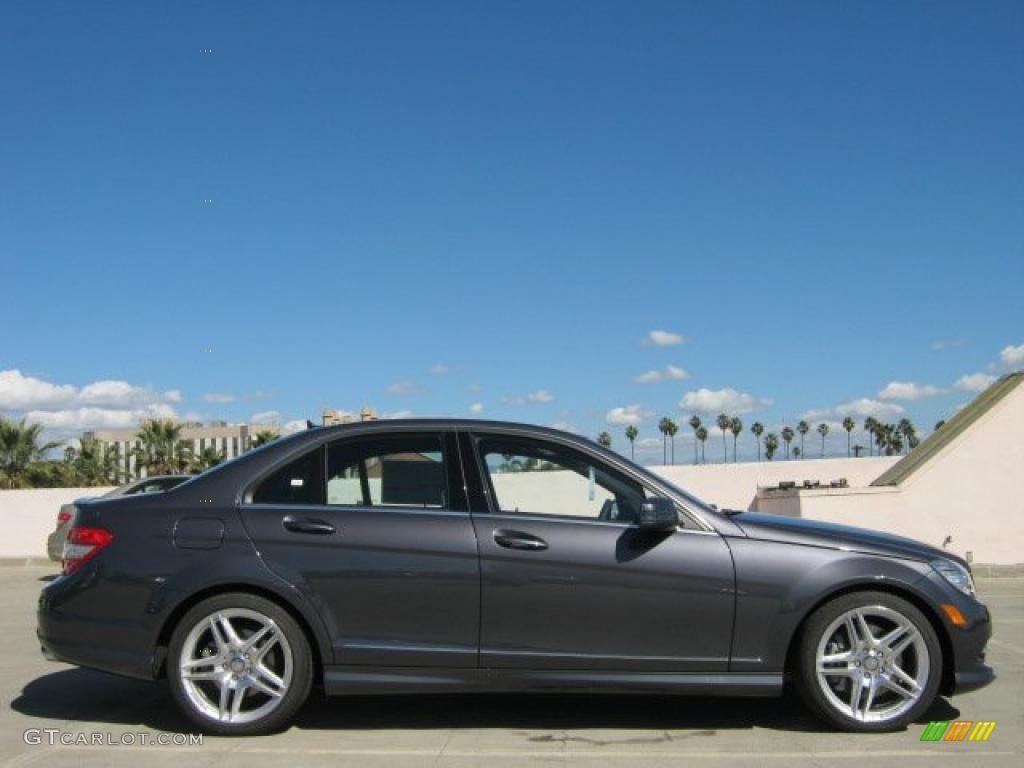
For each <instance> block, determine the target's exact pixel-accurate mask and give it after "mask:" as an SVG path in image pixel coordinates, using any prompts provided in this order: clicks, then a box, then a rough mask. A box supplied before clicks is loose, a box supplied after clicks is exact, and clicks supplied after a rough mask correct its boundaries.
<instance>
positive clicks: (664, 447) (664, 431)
mask: <svg viewBox="0 0 1024 768" xmlns="http://www.w3.org/2000/svg"><path fill="white" fill-rule="evenodd" d="M671 423H672V419H670V418H669V417H668V416H662V417H661V420H660V421H659V422H658V431H659V432H661V463H662V464H668V425H669V424H671Z"/></svg>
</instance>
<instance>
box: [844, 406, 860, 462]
mask: <svg viewBox="0 0 1024 768" xmlns="http://www.w3.org/2000/svg"><path fill="white" fill-rule="evenodd" d="M856 426H857V422H855V421H854V420H853V419H852V418H850V417H849V416H847V417H846V418H845V419H843V429H845V430H846V458H850V433H851V432H853V428H854V427H856Z"/></svg>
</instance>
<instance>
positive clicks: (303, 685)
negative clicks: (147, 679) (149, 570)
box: [167, 592, 313, 736]
mask: <svg viewBox="0 0 1024 768" xmlns="http://www.w3.org/2000/svg"><path fill="white" fill-rule="evenodd" d="M230 608H247V609H249V610H252V611H258V612H259V613H262V614H263V615H265V616H267V617H269V618H271V619H273V620H274V622H275V623H276V624H277V625H278V627H279V628H280V630H281V631H282V632H283V633H284V635H285V638H286V639H287V640H288V644H289V645H290V646H291V650H292V683H291V686H290V687H289V689H288V692H287V693H285V695H284V698H283V700H282V701H281V703H280V704H279V705H278V707H277V708H276V709H275V710H274V711H273V712H271V713H270V714H268V715H266V716H265V717H263V718H260V719H259V720H254V721H252V722H248V723H239V724H233V723H224V722H220V721H218V720H213V719H211V718H209V717H207V716H206V715H204V714H203V713H202V712H199V711H198V710H196V708H195V707H194V706H193V705H192V703H191V701H189V698H188V695H187V694H186V693H185V689H184V686H183V685H182V682H181V678H180V677H179V675H178V659H180V658H181V651H182V648H183V646H184V643H185V638H186V637H187V636H188V633H189V632H190V631H191V630H192V628H193V627H194V626H195V625H196V623H197V622H199V621H200V620H202V619H204V618H206V617H207V616H209V615H210V614H211V613H213V612H215V611H218V610H226V609H230ZM167 682H168V685H169V687H170V689H171V695H172V696H173V698H174V701H175V703H176V704H177V705H178V708H179V709H180V710H181V711H182V712H183V713H184V714H185V715H186V716H187V717H188V718H189V719H190V720H191V721H192V722H193V723H195V724H196V725H198V726H199V727H200V728H201V729H202V730H203V731H205V732H207V733H215V734H219V735H222V736H253V735H259V734H265V733H272V732H274V731H277V730H280V729H281V728H282V727H284V726H286V725H287V724H288V723H289V722H290V721H291V719H292V718H293V717H294V716H295V713H296V712H297V711H298V710H299V708H300V707H301V706H302V705H303V704H304V703H305V701H306V699H307V698H308V696H309V691H310V689H311V688H312V684H313V658H312V651H311V650H310V647H309V641H308V640H307V638H306V634H305V632H303V630H302V628H301V627H300V626H299V625H298V624H297V623H296V621H295V619H294V618H292V616H291V614H290V613H288V611H287V610H285V609H284V608H282V607H281V606H280V605H278V604H277V603H275V602H273V601H272V600H267V599H266V598H263V597H260V596H258V595H253V594H248V593H245V592H231V593H225V594H221V595H215V596H213V597H209V598H207V599H205V600H203V601H201V602H199V603H197V604H196V605H194V606H193V607H192V608H191V609H189V611H188V612H187V613H185V615H184V616H182V618H181V620H180V621H179V622H178V623H177V625H176V626H175V628H174V632H173V634H172V635H171V642H170V645H169V647H168V653H167Z"/></svg>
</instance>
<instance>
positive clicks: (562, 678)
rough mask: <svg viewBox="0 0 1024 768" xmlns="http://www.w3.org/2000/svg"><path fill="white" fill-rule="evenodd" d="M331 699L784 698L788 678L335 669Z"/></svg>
mask: <svg viewBox="0 0 1024 768" xmlns="http://www.w3.org/2000/svg"><path fill="white" fill-rule="evenodd" d="M324 688H325V691H326V692H327V693H328V694H330V695H341V694H345V695H353V694H362V695H365V694H399V693H529V692H534V693H646V694H652V693H669V694H679V695H693V696H781V695H782V675H764V674H761V675H751V674H710V675H703V674H692V673H686V672H601V671H591V670H553V669H436V668H435V669H428V668H420V667H354V666H330V667H326V668H325V669H324Z"/></svg>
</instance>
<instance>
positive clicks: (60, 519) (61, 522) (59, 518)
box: [57, 512, 71, 528]
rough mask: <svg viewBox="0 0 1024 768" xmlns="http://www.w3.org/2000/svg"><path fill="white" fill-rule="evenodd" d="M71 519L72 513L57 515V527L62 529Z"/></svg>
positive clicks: (59, 513)
mask: <svg viewBox="0 0 1024 768" xmlns="http://www.w3.org/2000/svg"><path fill="white" fill-rule="evenodd" d="M70 519H71V513H70V512H58V513H57V527H58V528H60V527H61V526H62V525H64V523H66V522H67V521H68V520H70Z"/></svg>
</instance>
